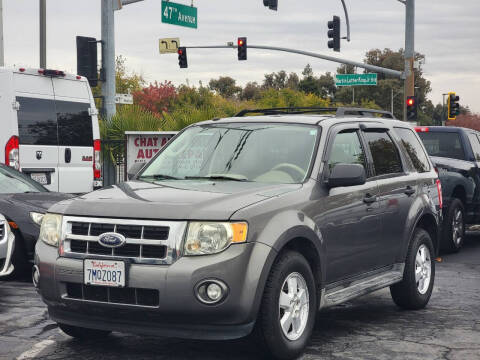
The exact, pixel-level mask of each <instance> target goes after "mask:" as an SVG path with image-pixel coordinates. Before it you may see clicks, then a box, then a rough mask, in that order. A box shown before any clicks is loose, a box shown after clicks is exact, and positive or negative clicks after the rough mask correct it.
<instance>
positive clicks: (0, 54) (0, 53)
mask: <svg viewBox="0 0 480 360" xmlns="http://www.w3.org/2000/svg"><path fill="white" fill-rule="evenodd" d="M3 49H4V47H3V0H0V66H5V54H4V50H3Z"/></svg>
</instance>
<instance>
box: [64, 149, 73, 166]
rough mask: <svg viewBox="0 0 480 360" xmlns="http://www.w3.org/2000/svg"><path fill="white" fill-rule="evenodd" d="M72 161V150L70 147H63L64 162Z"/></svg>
mask: <svg viewBox="0 0 480 360" xmlns="http://www.w3.org/2000/svg"><path fill="white" fill-rule="evenodd" d="M70 161H72V150H71V149H70V148H66V149H65V162H66V163H67V164H68V163H70Z"/></svg>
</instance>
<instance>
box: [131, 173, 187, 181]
mask: <svg viewBox="0 0 480 360" xmlns="http://www.w3.org/2000/svg"><path fill="white" fill-rule="evenodd" d="M138 179H154V180H183V179H182V178H179V177H175V176H170V175H163V174H155V175H147V176H139V177H138Z"/></svg>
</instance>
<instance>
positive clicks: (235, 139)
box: [139, 123, 318, 184]
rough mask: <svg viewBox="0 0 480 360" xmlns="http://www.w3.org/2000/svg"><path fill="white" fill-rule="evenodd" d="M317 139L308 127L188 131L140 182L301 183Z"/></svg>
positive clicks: (238, 126)
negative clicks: (209, 180)
mask: <svg viewBox="0 0 480 360" xmlns="http://www.w3.org/2000/svg"><path fill="white" fill-rule="evenodd" d="M317 133H318V127H316V126H308V125H290V124H260V123H254V124H245V123H241V124H239V123H235V124H218V125H203V126H193V127H191V128H189V129H187V130H185V131H184V132H183V133H182V134H180V135H179V136H178V137H177V138H176V139H175V140H174V141H173V142H172V143H170V144H169V145H168V146H167V148H166V149H165V150H164V151H162V152H161V153H160V155H159V156H157V157H156V158H155V159H154V160H153V161H152V162H151V163H150V164H149V166H148V167H147V168H146V169H145V170H144V171H143V172H142V174H141V175H140V177H139V179H143V180H147V181H149V179H154V180H155V181H156V180H165V179H167V180H176V179H177V180H178V179H187V180H188V179H202V178H204V179H218V180H233V181H254V182H261V183H287V184H293V183H301V182H303V181H304V180H305V178H306V176H307V174H308V170H309V168H310V164H311V162H312V158H313V151H314V149H315V144H316V141H317ZM152 181H153V180H152Z"/></svg>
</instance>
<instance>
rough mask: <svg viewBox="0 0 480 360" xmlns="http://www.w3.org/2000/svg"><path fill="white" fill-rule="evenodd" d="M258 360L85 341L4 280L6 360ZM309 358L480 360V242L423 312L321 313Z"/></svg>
mask: <svg viewBox="0 0 480 360" xmlns="http://www.w3.org/2000/svg"><path fill="white" fill-rule="evenodd" d="M34 358H35V359H49V360H50V359H52V360H53V359H69V360H74V359H82V360H84V359H95V360H99V359H188V360H191V359H209V360H212V359H227V358H228V359H255V358H258V356H257V355H256V349H255V348H253V347H251V346H248V344H246V343H245V342H243V341H235V342H201V341H187V340H177V339H168V338H154V337H144V336H134V335H128V334H118V333H115V334H113V335H112V336H110V337H108V338H107V339H104V340H99V341H90V342H84V343H82V342H79V341H77V340H73V339H71V338H69V337H68V336H66V335H64V334H63V333H61V332H60V330H59V329H58V328H57V327H56V325H55V324H54V323H53V322H52V321H50V320H49V319H48V315H47V309H46V307H45V306H44V305H43V303H42V302H41V301H40V299H39V297H38V296H37V294H36V292H35V291H34V289H33V287H32V285H31V284H29V282H28V281H24V282H1V281H0V359H34ZM303 359H369V360H370V359H388V360H391V359H402V360H403V359H422V360H428V359H449V360H453V359H461V360H466V359H480V235H477V234H475V235H471V236H469V238H468V239H467V243H466V245H465V248H464V250H463V251H462V252H461V253H460V254H455V255H447V256H444V257H443V261H442V262H440V263H437V277H436V281H435V288H434V293H433V295H432V298H431V300H430V304H429V306H428V307H427V308H426V309H425V310H421V311H415V312H409V311H403V310H400V309H399V308H397V307H396V306H395V305H394V304H393V302H392V300H391V299H390V294H389V291H388V290H381V291H378V292H375V293H373V294H370V295H367V296H365V297H363V298H360V299H357V300H354V301H351V302H348V303H345V304H343V305H340V306H337V307H333V308H330V309H328V310H325V311H323V312H321V313H320V314H319V316H318V317H317V323H316V326H315V332H314V334H313V339H312V343H311V345H310V346H309V347H308V349H307V352H306V355H305V356H304V357H303Z"/></svg>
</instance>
